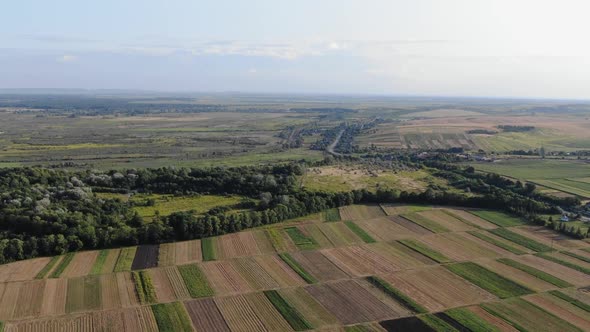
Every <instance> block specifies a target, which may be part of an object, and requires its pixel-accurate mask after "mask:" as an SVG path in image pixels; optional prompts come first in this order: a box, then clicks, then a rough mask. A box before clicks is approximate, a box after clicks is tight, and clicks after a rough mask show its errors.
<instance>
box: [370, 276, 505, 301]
mask: <svg viewBox="0 0 590 332" xmlns="http://www.w3.org/2000/svg"><path fill="white" fill-rule="evenodd" d="M381 277H382V278H383V279H384V280H386V281H387V282H389V283H390V284H392V285H394V287H396V288H397V289H399V290H400V291H402V292H403V293H404V294H406V295H408V296H410V297H411V298H412V299H414V300H415V301H416V302H417V303H419V304H421V305H422V306H424V307H426V308H427V309H428V310H430V311H440V310H444V309H448V308H453V307H458V306H464V305H469V304H476V303H480V302H483V301H489V300H493V299H495V298H496V297H495V296H494V295H492V294H490V293H488V292H486V291H485V290H483V289H481V288H479V287H477V286H475V285H473V284H471V283H470V282H468V281H466V280H465V279H463V278H461V277H459V276H457V275H455V274H453V273H452V272H450V271H448V270H447V269H445V268H444V267H442V266H436V267H429V268H423V269H417V270H409V271H401V272H397V273H394V274H389V275H383V276H381Z"/></svg>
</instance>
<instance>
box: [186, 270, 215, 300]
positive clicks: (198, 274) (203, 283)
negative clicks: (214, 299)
mask: <svg viewBox="0 0 590 332" xmlns="http://www.w3.org/2000/svg"><path fill="white" fill-rule="evenodd" d="M178 271H179V272H180V275H181V276H182V279H183V280H184V284H185V285H186V288H187V289H188V292H189V293H190V295H191V297H193V298H197V297H206V296H213V295H214V291H213V289H212V288H211V286H210V285H209V281H208V280H207V277H206V276H205V274H204V273H203V271H201V269H200V268H199V266H198V265H196V264H189V265H181V266H179V267H178Z"/></svg>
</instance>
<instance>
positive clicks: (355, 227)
mask: <svg viewBox="0 0 590 332" xmlns="http://www.w3.org/2000/svg"><path fill="white" fill-rule="evenodd" d="M344 224H345V225H346V226H348V228H350V230H351V231H353V232H354V234H356V235H357V236H358V237H360V238H361V240H363V241H364V242H365V243H375V242H377V241H375V239H374V238H373V237H372V236H371V235H369V234H368V233H367V232H365V230H364V229H362V228H361V227H360V226H359V225H357V224H355V223H354V222H352V221H345V222H344Z"/></svg>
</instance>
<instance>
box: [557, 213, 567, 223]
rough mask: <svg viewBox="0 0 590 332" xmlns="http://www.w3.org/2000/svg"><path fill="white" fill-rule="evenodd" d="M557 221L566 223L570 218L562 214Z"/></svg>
mask: <svg viewBox="0 0 590 332" xmlns="http://www.w3.org/2000/svg"><path fill="white" fill-rule="evenodd" d="M559 220H560V221H563V222H568V221H570V218H569V217H568V216H566V215H565V214H564V215H562V216H561V218H559Z"/></svg>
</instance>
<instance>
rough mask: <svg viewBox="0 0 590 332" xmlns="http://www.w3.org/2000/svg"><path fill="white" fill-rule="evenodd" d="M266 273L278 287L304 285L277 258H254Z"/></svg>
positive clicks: (294, 273)
mask: <svg viewBox="0 0 590 332" xmlns="http://www.w3.org/2000/svg"><path fill="white" fill-rule="evenodd" d="M254 259H255V260H256V262H257V263H258V265H260V266H261V267H262V268H263V269H264V271H266V273H268V274H269V275H270V276H271V277H272V278H273V279H274V281H275V282H276V283H277V284H278V285H279V287H292V286H301V285H305V284H306V283H305V281H304V280H303V279H301V277H300V276H299V275H298V274H297V273H296V272H295V271H293V269H291V267H289V266H288V265H287V264H286V263H285V262H284V261H283V260H282V259H280V258H279V257H278V256H274V255H273V256H256V257H254Z"/></svg>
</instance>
